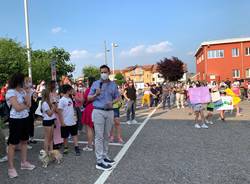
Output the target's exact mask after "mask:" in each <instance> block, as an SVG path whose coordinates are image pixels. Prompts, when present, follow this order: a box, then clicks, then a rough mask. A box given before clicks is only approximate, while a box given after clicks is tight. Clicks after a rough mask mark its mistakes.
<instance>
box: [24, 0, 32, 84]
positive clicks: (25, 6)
mask: <svg viewBox="0 0 250 184" xmlns="http://www.w3.org/2000/svg"><path fill="white" fill-rule="evenodd" d="M24 14H25V32H26V48H27V57H28V72H29V77H30V78H31V80H32V68H31V50H30V33H29V14H28V0H24Z"/></svg>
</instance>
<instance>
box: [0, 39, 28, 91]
mask: <svg viewBox="0 0 250 184" xmlns="http://www.w3.org/2000/svg"><path fill="white" fill-rule="evenodd" d="M0 71H1V72H0V86H2V85H3V84H5V83H6V82H7V81H8V79H9V78H10V76H11V75H12V74H13V73H16V72H22V73H24V74H27V73H28V64H27V55H26V49H25V48H24V47H23V46H22V45H21V44H20V43H18V42H16V41H15V40H12V39H6V38H0Z"/></svg>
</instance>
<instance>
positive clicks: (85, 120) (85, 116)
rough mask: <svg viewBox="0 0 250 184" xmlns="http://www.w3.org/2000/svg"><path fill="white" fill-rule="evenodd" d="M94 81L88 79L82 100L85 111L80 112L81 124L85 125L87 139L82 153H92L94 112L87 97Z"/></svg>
mask: <svg viewBox="0 0 250 184" xmlns="http://www.w3.org/2000/svg"><path fill="white" fill-rule="evenodd" d="M94 81H95V78H93V77H89V78H88V84H89V86H88V88H87V89H86V91H85V93H84V96H83V99H84V106H85V109H84V111H83V112H82V124H83V125H86V127H87V139H88V145H87V146H86V147H84V148H83V151H93V145H92V143H93V139H94V131H93V130H94V123H93V121H92V112H93V110H94V106H93V103H92V102H91V101H88V95H89V92H90V88H91V86H92V84H93V82H94Z"/></svg>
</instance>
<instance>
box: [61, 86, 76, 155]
mask: <svg viewBox="0 0 250 184" xmlns="http://www.w3.org/2000/svg"><path fill="white" fill-rule="evenodd" d="M62 93H63V97H62V98H61V99H60V100H59V104H58V109H59V117H60V122H61V125H62V126H61V136H62V138H63V143H64V151H63V153H64V154H67V153H68V137H69V135H71V136H72V137H73V142H74V146H75V152H76V156H80V149H79V147H78V136H77V135H78V126H77V123H76V122H75V120H74V107H73V101H72V99H71V98H70V96H71V95H72V93H73V88H72V87H71V86H70V85H68V84H65V85H63V86H62Z"/></svg>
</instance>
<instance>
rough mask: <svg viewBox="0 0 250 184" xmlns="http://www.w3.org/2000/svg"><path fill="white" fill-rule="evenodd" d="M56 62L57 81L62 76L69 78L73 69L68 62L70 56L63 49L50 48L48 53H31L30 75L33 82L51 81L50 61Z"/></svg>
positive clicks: (39, 51) (41, 51)
mask: <svg viewBox="0 0 250 184" xmlns="http://www.w3.org/2000/svg"><path fill="white" fill-rule="evenodd" d="M52 60H55V61H56V75H57V80H60V78H61V77H62V76H63V75H64V76H69V73H72V72H73V71H74V69H75V66H74V65H73V64H71V63H69V61H70V54H69V53H68V52H66V51H65V50H64V49H62V48H61V49H58V48H56V47H55V48H52V49H51V50H49V51H46V50H36V51H33V53H32V75H33V82H34V83H36V84H37V83H38V82H39V81H40V80H45V81H49V80H51V61H52Z"/></svg>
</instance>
